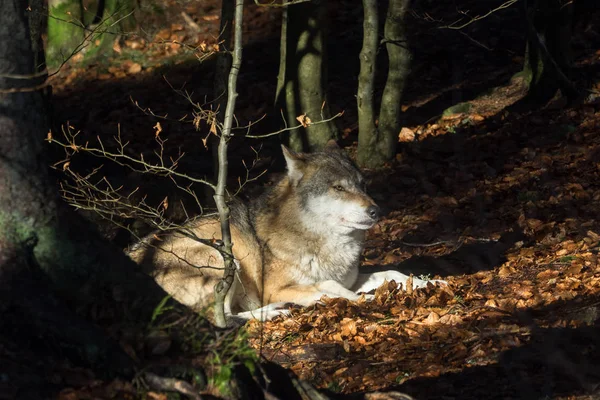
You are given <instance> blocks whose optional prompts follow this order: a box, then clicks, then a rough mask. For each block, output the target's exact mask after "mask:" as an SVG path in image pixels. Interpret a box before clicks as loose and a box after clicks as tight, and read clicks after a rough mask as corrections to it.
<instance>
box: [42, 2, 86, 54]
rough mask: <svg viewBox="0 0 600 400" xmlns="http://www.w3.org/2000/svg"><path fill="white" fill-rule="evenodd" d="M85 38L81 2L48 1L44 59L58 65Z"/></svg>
mask: <svg viewBox="0 0 600 400" xmlns="http://www.w3.org/2000/svg"><path fill="white" fill-rule="evenodd" d="M84 38H85V33H84V24H83V3H82V2H81V0H49V1H48V45H47V47H46V58H47V60H48V63H49V64H50V65H59V64H60V63H61V62H63V60H65V59H66V58H68V57H69V56H70V55H71V54H72V52H73V50H75V49H76V48H78V47H79V46H81V43H82V42H83V40H84Z"/></svg>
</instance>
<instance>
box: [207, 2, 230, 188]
mask: <svg viewBox="0 0 600 400" xmlns="http://www.w3.org/2000/svg"><path fill="white" fill-rule="evenodd" d="M234 12H235V3H234V0H223V1H222V2H221V24H220V27H219V32H221V36H219V40H220V41H221V42H222V43H221V48H220V49H219V54H217V61H216V64H215V82H214V87H213V98H214V107H215V110H218V113H217V118H218V120H219V122H221V123H223V121H224V119H225V108H226V107H227V81H228V80H229V72H230V70H231V52H230V51H231V46H230V44H231V31H232V27H233V19H234ZM209 146H210V149H211V154H212V160H213V171H214V178H215V179H218V174H219V151H218V141H217V140H216V139H215V138H214V137H213V135H210V137H209Z"/></svg>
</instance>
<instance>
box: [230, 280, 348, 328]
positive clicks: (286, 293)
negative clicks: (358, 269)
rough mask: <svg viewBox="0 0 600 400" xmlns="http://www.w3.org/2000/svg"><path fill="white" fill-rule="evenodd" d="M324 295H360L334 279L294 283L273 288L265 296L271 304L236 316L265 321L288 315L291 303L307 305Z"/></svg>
mask: <svg viewBox="0 0 600 400" xmlns="http://www.w3.org/2000/svg"><path fill="white" fill-rule="evenodd" d="M323 296H327V297H331V298H336V297H343V298H346V299H348V300H358V298H359V297H360V296H359V295H358V294H356V293H355V292H353V291H352V290H348V289H346V288H345V287H344V286H342V285H341V284H340V283H339V282H337V281H334V280H328V281H322V282H317V283H315V284H312V285H293V286H287V287H283V288H271V290H269V291H268V293H267V294H266V298H265V301H268V302H269V304H267V305H266V306H264V307H261V308H257V309H256V310H251V311H245V312H241V313H238V314H236V315H235V316H234V317H238V318H241V319H253V318H256V319H259V320H262V321H264V320H268V319H271V318H274V317H276V316H278V315H288V314H289V310H288V309H287V308H286V307H288V306H289V305H290V304H298V305H300V306H303V307H307V306H310V305H312V304H315V303H316V302H318V301H319V300H320V299H321V297H323Z"/></svg>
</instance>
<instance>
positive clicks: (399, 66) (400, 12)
mask: <svg viewBox="0 0 600 400" xmlns="http://www.w3.org/2000/svg"><path fill="white" fill-rule="evenodd" d="M370 2H371V1H370V0H364V1H363V4H364V8H365V22H364V36H365V43H366V39H367V37H368V36H369V35H372V33H371V31H372V29H373V28H371V25H372V22H371V23H367V19H372V18H373V17H372V16H370V14H371V13H372V12H370V11H369V12H368V11H367V8H368V7H369V8H374V7H376V6H375V5H370V4H368V3H370ZM409 3H410V1H409V0H390V2H389V5H388V11H387V15H386V20H385V28H384V42H385V44H386V50H387V54H388V74H387V80H386V84H385V88H384V90H383V95H382V98H381V108H380V111H379V124H378V126H377V127H375V125H374V124H373V125H372V126H373V128H372V129H365V130H363V129H364V128H363V127H362V125H361V122H360V120H361V105H360V93H361V89H360V85H361V82H360V78H359V96H358V98H359V133H358V135H359V139H358V151H357V157H358V163H359V165H361V166H363V167H370V168H376V167H381V166H383V164H384V163H386V162H389V161H391V160H393V158H394V155H395V154H396V144H397V143H398V133H399V132H400V128H401V126H400V105H401V100H402V93H403V91H404V85H405V83H406V77H407V76H408V73H409V68H410V61H411V54H410V50H409V48H408V42H407V38H406V34H405V27H404V16H405V15H406V11H407V10H408V6H409ZM370 41H371V42H372V41H373V39H370ZM370 46H371V47H372V46H374V45H373V43H371V44H370ZM364 49H365V47H364V44H363V52H364ZM363 52H361V75H360V77H363V69H364V68H370V67H369V65H368V64H367V63H366V62H365V60H363V57H364V56H363ZM374 63H375V60H374V58H373V64H374ZM372 68H374V66H373V67H372ZM365 79H366V78H365ZM369 79H371V80H373V79H374V74H372V76H369ZM364 87H366V86H364V84H363V88H364ZM363 90H364V89H363ZM371 90H372V84H371Z"/></svg>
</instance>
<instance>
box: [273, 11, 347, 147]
mask: <svg viewBox="0 0 600 400" xmlns="http://www.w3.org/2000/svg"><path fill="white" fill-rule="evenodd" d="M326 5H327V2H326V1H325V0H316V1H311V2H306V3H300V4H294V5H291V6H288V7H287V10H286V12H285V13H284V17H283V18H284V19H283V21H282V38H281V40H282V44H281V48H282V52H281V54H280V70H279V77H278V92H277V96H276V104H277V105H278V106H279V107H280V108H281V109H282V111H283V115H284V117H285V120H286V125H287V126H296V125H298V122H297V120H296V118H297V117H299V116H300V115H306V116H308V118H310V119H311V120H312V121H314V122H316V121H320V120H323V119H328V118H330V114H331V113H330V111H329V106H328V103H327V96H326V90H325V88H326V82H327V54H326V44H325V35H326ZM337 136H338V132H337V128H336V126H335V124H334V123H333V121H330V122H327V123H322V124H317V125H310V126H308V127H305V128H302V127H299V128H296V129H293V130H291V131H289V132H287V133H286V134H285V135H284V137H283V140H284V142H287V144H288V145H289V146H290V147H291V148H292V149H293V150H295V151H312V150H316V149H320V148H323V147H325V145H326V144H327V142H328V141H329V140H330V139H334V138H336V137H337Z"/></svg>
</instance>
